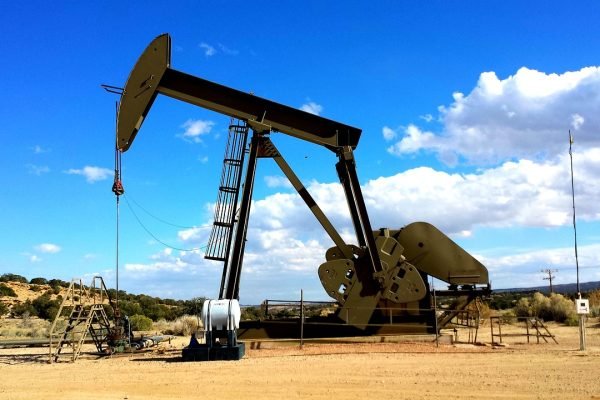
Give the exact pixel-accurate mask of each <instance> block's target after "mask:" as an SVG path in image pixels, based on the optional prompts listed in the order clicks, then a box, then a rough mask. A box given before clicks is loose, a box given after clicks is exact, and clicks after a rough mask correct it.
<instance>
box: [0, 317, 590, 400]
mask: <svg viewBox="0 0 600 400" xmlns="http://www.w3.org/2000/svg"><path fill="white" fill-rule="evenodd" d="M488 329H489V328H488ZM550 329H551V331H552V333H554V334H555V335H556V337H557V339H558V340H559V344H558V345H556V344H539V345H537V344H526V341H525V339H524V338H519V337H512V338H506V339H505V340H504V342H505V344H506V346H504V347H492V346H491V345H490V344H489V343H490V335H489V331H488V333H486V329H485V328H484V329H482V330H480V332H479V336H478V338H479V340H480V341H482V342H483V344H485V345H479V346H475V345H471V344H453V345H440V347H436V346H435V344H433V343H430V342H423V343H412V342H402V343H396V342H395V341H393V340H392V339H389V338H388V339H386V341H385V342H383V343H381V342H380V343H356V344H314V343H312V344H306V345H305V346H304V347H303V348H302V349H300V348H299V346H298V345H296V344H286V345H282V344H273V343H264V342H263V343H261V346H260V349H256V347H257V343H248V344H247V345H248V349H247V354H246V357H245V358H244V359H243V360H241V361H229V362H207V363H183V362H180V361H179V349H180V348H181V346H182V345H183V344H184V342H186V341H187V339H185V338H180V339H178V341H175V342H174V343H173V344H172V345H171V347H170V348H166V349H163V350H164V351H163V352H162V354H161V352H158V351H152V352H148V353H144V354H132V355H124V356H119V357H112V358H103V359H96V357H95V356H92V355H84V356H82V357H81V358H80V359H79V360H77V361H76V362H75V363H66V362H65V363H59V364H53V365H49V364H47V359H48V357H47V353H46V352H47V349H0V398H1V399H4V400H13V399H15V400H16V399H36V398H61V399H188V398H189V399H198V398H208V399H216V398H219V399H246V398H257V399H290V398H313V399H331V398H334V397H337V398H357V397H358V396H361V397H363V398H384V396H385V397H387V398H394V399H441V398H443V399H482V398H486V399H600V381H599V380H598V369H599V367H600V333H599V331H600V329H599V328H589V329H588V336H587V338H588V340H587V343H588V346H587V350H586V351H579V350H578V349H579V336H578V330H577V328H576V327H574V328H573V327H562V326H551V327H550ZM513 332H516V330H514V331H513ZM460 335H463V336H464V335H465V334H464V332H461V333H459V339H460ZM252 347H254V348H252Z"/></svg>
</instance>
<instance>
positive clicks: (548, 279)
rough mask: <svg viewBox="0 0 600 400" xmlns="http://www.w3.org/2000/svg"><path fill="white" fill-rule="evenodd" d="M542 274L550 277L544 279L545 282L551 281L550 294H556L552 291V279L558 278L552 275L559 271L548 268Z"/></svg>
mask: <svg viewBox="0 0 600 400" xmlns="http://www.w3.org/2000/svg"><path fill="white" fill-rule="evenodd" d="M541 272H542V273H544V274H547V275H548V276H547V277H546V278H543V279H544V280H545V281H550V294H552V293H554V291H553V290H552V279H554V278H556V277H555V276H554V275H552V274H553V273H554V272H558V270H556V269H549V268H546V269H543V270H542V271H541Z"/></svg>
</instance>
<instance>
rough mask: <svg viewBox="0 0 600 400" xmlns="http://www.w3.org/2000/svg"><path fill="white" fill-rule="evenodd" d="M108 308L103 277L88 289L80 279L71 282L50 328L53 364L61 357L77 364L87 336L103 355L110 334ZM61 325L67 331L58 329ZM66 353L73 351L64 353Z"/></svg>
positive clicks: (97, 279)
mask: <svg viewBox="0 0 600 400" xmlns="http://www.w3.org/2000/svg"><path fill="white" fill-rule="evenodd" d="M107 303H108V304H107ZM105 305H107V306H109V307H112V304H111V302H110V298H109V297H108V292H107V290H106V286H105V285H104V281H103V280H102V278H101V277H99V276H95V277H94V278H93V280H92V284H91V286H89V287H88V288H87V289H86V288H85V286H83V283H82V280H81V279H73V280H72V281H71V284H70V285H69V288H68V289H67V294H66V296H65V298H64V299H63V302H62V303H61V305H60V308H59V310H58V312H57V314H56V318H55V319H54V322H53V323H52V327H51V328H50V335H49V336H50V349H49V352H50V363H52V362H58V361H59V360H60V358H61V356H67V355H70V356H71V357H70V358H71V361H75V360H77V358H78V357H79V355H80V354H81V348H82V345H83V343H84V341H85V338H86V336H87V334H88V333H89V334H90V337H91V339H92V340H93V342H94V344H95V345H96V349H97V350H98V352H101V351H102V344H103V343H104V342H105V339H106V336H107V334H108V332H109V330H110V321H109V319H108V315H107V314H106V310H105V309H104V307H105ZM59 321H63V322H64V324H65V326H64V328H61V327H59V325H62V324H61V323H59ZM54 343H56V345H55V346H53V344H54ZM66 349H69V350H70V351H67V352H66V353H63V350H66Z"/></svg>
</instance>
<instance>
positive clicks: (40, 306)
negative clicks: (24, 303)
mask: <svg viewBox="0 0 600 400" xmlns="http://www.w3.org/2000/svg"><path fill="white" fill-rule="evenodd" d="M31 305H32V306H33V307H34V308H35V310H36V315H37V316H38V317H40V318H43V319H47V320H50V321H51V320H54V317H56V313H57V312H58V308H59V307H60V303H59V302H58V301H57V300H51V299H50V296H49V295H47V294H44V295H41V296H40V297H38V298H37V299H35V300H33V301H32V302H31Z"/></svg>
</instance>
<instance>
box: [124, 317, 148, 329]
mask: <svg viewBox="0 0 600 400" xmlns="http://www.w3.org/2000/svg"><path fill="white" fill-rule="evenodd" d="M129 323H130V324H131V329H132V330H134V331H149V330H151V329H152V320H151V319H150V318H148V317H146V316H145V315H140V314H136V315H132V316H131V317H129Z"/></svg>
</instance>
